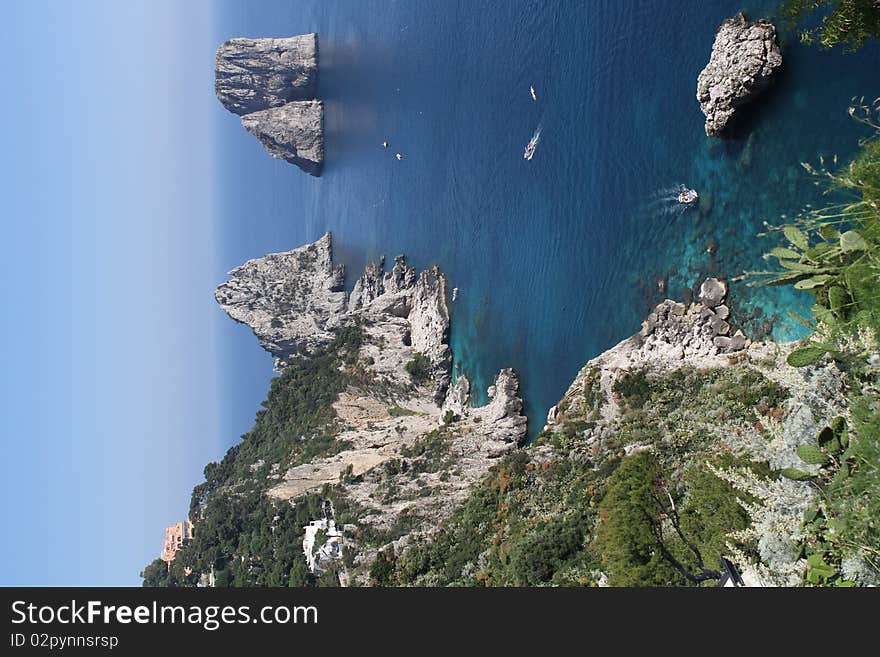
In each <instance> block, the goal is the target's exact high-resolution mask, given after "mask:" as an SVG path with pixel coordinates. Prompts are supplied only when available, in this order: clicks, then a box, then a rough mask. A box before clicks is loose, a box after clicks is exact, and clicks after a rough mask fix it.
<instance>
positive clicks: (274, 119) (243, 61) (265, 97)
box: [214, 34, 324, 176]
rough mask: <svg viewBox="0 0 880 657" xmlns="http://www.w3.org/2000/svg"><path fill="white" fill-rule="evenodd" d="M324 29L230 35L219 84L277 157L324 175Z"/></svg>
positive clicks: (224, 99) (220, 58) (223, 98)
mask: <svg viewBox="0 0 880 657" xmlns="http://www.w3.org/2000/svg"><path fill="white" fill-rule="evenodd" d="M317 78H318V35H317V34H304V35H300V36H293V37H287V38H284V39H242V38H236V39H230V40H229V41H227V42H226V43H224V44H223V45H222V46H220V48H219V49H218V50H217V57H216V64H215V71H214V79H215V82H214V89H215V91H216V93H217V98H219V99H220V102H221V103H223V106H224V107H225V108H226V109H228V110H229V111H230V112H232V113H233V114H237V115H239V116H241V122H242V125H243V126H244V127H245V128H246V129H247V130H248V131H249V132H250V133H251V134H253V135H254V136H255V137H256V138H257V139H259V140H260V143H262V144H263V146H264V147H265V148H266V150H267V151H268V152H269V154H270V155H272V157H276V158H279V159H283V160H286V161H287V162H290V163H291V164H295V165H297V166H298V167H300V168H301V169H302V170H303V171H305V172H307V173H309V174H311V175H313V176H319V175H321V169H322V167H323V164H324V105H323V103H322V102H321V101H320V100H316V99H315V96H316V93H317Z"/></svg>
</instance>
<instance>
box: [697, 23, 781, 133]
mask: <svg viewBox="0 0 880 657" xmlns="http://www.w3.org/2000/svg"><path fill="white" fill-rule="evenodd" d="M780 66H782V51H781V50H780V49H779V42H778V41H777V39H776V28H775V27H774V26H773V25H772V24H771V23H770V22H768V21H766V20H759V21H755V22H750V21H749V20H747V19H746V17H745V16H744V15H743V14H741V13H740V14H737V15H736V16H734V17H733V18H728V19H727V20H726V21H724V22H723V23H722V24H721V27H719V28H718V33H717V34H716V35H715V44H714V45H713V46H712V56H711V57H710V59H709V63H708V64H707V65H706V68H704V69H703V70H702V72H701V73H700V75H699V77H698V78H697V100H698V101H700V107H701V108H702V110H703V114H705V115H706V134H707V135H709V136H710V137H720V136H722V135H723V134H724V133H725V132H726V131H727V128H728V124H729V123H730V122H731V120H732V119H733V117H734V115H735V114H736V111H737V109H739V108H740V107H742V106H743V105H746V104H747V103H750V102H752V101H753V100H754V99H755V98H756V97H757V96H758V95H759V94H760V93H761V92H762V91H764V90H765V89H766V88H767V87H768V86H769V85H770V83H771V82H772V80H773V76H774V74H775V73H776V70H777V69H778V68H779V67H780Z"/></svg>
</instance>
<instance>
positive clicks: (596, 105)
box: [206, 0, 880, 440]
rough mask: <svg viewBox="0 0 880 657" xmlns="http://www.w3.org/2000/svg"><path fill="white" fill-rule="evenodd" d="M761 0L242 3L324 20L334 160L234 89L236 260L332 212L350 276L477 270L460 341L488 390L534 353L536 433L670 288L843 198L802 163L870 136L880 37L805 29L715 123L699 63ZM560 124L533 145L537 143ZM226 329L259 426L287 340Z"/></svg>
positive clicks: (774, 309)
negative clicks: (801, 212) (276, 134)
mask: <svg viewBox="0 0 880 657" xmlns="http://www.w3.org/2000/svg"><path fill="white" fill-rule="evenodd" d="M771 6H772V5H771ZM742 8H743V6H742V3H741V2H731V1H727V0H712V1H709V2H699V3H697V2H684V1H681V0H668V1H666V2H662V3H661V2H653V3H645V2H635V1H629V0H618V1H604V0H595V1H592V2H589V3H581V2H560V3H554V2H524V1H523V2H508V1H504V2H501V1H498V2H485V1H484V2H437V3H425V2H376V1H372V2H371V1H363V2H342V1H323V2H306V1H302V2H295V3H289V2H281V1H278V2H265V3H255V4H249V5H246V6H239V5H237V3H236V4H230V6H229V7H226V9H225V11H223V12H222V17H221V18H220V19H219V20H218V24H217V34H218V43H219V41H221V40H222V39H225V38H228V37H231V36H284V35H289V34H296V33H301V32H306V31H317V32H319V33H320V35H321V36H320V49H321V54H320V61H321V72H320V82H319V86H320V94H321V96H322V97H323V98H324V100H325V102H326V129H327V153H326V155H327V166H326V171H325V174H324V176H323V177H322V178H320V179H317V180H316V179H314V178H311V177H309V176H306V175H304V174H302V173H300V172H299V171H298V170H297V169H295V168H294V167H291V166H289V165H287V164H285V163H282V162H278V161H273V160H271V159H270V158H269V157H268V156H267V155H266V154H265V152H264V151H263V150H262V147H261V146H260V145H259V144H258V143H257V142H256V141H255V140H253V138H251V137H250V136H249V135H247V134H246V133H245V131H244V130H243V129H241V128H240V126H239V125H238V121H237V118H236V117H234V116H232V115H231V114H227V113H226V112H224V111H223V109H222V108H221V107H220V106H219V103H217V111H216V115H215V116H214V119H215V135H216V138H217V141H218V147H219V148H218V154H219V162H218V166H219V168H220V178H219V183H220V185H219V192H218V200H219V206H220V207H221V213H220V217H219V221H220V223H221V231H220V236H221V241H220V251H219V253H218V271H217V281H218V282H220V281H221V280H222V279H223V272H224V271H225V270H227V269H229V268H231V267H233V266H235V265H237V264H239V263H241V262H243V261H244V260H245V259H247V258H250V257H255V256H259V255H262V254H263V253H265V252H269V251H279V250H287V249H290V248H293V247H295V246H298V245H300V244H302V243H304V242H306V241H310V240H313V239H316V238H317V237H319V236H320V235H321V234H322V233H323V232H324V231H325V230H332V231H333V233H334V237H335V240H336V245H337V256H338V258H339V259H341V260H342V261H344V262H345V263H346V264H347V266H348V271H349V274H350V275H349V282H350V283H351V282H352V281H353V278H354V276H355V275H357V274H358V273H359V271H360V269H361V268H362V266H363V264H364V263H365V262H366V261H367V260H368V259H370V258H374V257H376V256H378V255H380V254H383V253H384V254H386V255H388V256H393V255H396V254H398V253H406V254H407V255H408V256H409V257H410V258H411V260H412V261H413V262H414V263H415V264H416V265H418V266H420V267H423V266H427V265H430V264H432V263H434V262H438V263H440V264H441V266H442V267H443V269H444V270H445V271H446V272H447V273H448V275H449V279H450V283H451V285H452V286H455V287H458V288H459V290H460V293H459V297H458V300H457V301H456V303H455V305H454V317H453V329H452V343H453V350H454V352H455V358H456V361H457V362H458V363H460V364H461V366H462V369H463V371H465V372H467V373H468V374H469V375H470V376H472V377H473V378H474V380H475V383H476V389H477V390H479V391H484V390H485V388H486V386H488V385H489V384H490V383H491V380H492V377H493V376H494V374H495V372H497V370H498V369H499V368H501V367H504V366H508V365H512V366H513V367H515V368H516V369H517V370H518V371H519V372H520V374H521V376H522V379H523V395H524V398H525V400H526V408H527V411H528V413H529V416H530V422H531V428H532V433H533V434H534V433H535V432H537V431H538V430H539V429H540V427H541V425H542V424H543V416H544V414H545V413H546V411H547V409H548V408H549V407H550V406H551V405H552V404H554V403H555V402H556V401H557V400H558V398H559V397H560V395H561V394H562V392H563V391H564V390H565V388H566V387H567V385H568V384H569V382H570V381H571V379H572V378H573V377H574V375H575V374H576V372H577V371H578V369H579V368H580V367H581V366H582V365H583V363H584V362H586V361H587V360H588V359H589V358H591V357H593V356H595V355H597V354H598V353H600V352H601V351H602V350H604V349H606V348H607V347H609V346H611V345H613V344H614V343H616V342H617V341H619V340H620V339H622V338H624V337H626V336H628V335H630V334H632V333H633V332H635V331H636V330H637V329H638V327H639V324H640V322H641V319H642V318H643V317H644V315H645V314H646V312H647V311H648V309H649V308H650V307H651V306H652V305H653V304H655V303H657V302H658V301H659V300H661V299H662V298H663V297H665V296H669V297H672V298H682V296H683V295H684V294H685V291H686V290H687V289H689V288H691V287H692V286H693V285H694V284H695V283H698V281H699V280H700V279H701V278H702V277H704V276H705V275H708V274H713V275H720V276H728V277H732V276H735V275H737V274H739V273H741V272H742V271H743V270H745V269H756V268H758V269H759V268H762V267H763V265H764V263H763V261H762V260H761V257H760V256H761V254H762V253H763V252H764V251H765V250H767V249H769V248H770V246H772V245H773V244H771V243H770V242H768V241H767V240H756V239H755V235H756V234H757V233H758V232H760V231H761V230H762V222H763V221H764V220H768V221H770V222H771V223H773V222H778V221H780V219H779V217H780V215H782V214H789V215H792V214H794V212H795V211H796V210H797V209H799V208H800V207H802V206H804V205H805V204H807V203H811V204H813V205H818V204H819V203H821V202H822V199H821V196H820V193H819V190H818V189H817V188H816V187H815V186H814V185H813V181H812V180H811V179H810V178H809V177H808V176H807V175H806V173H805V172H804V170H803V169H802V168H801V166H800V162H801V161H805V160H807V161H816V160H817V158H818V156H819V155H820V154H822V155H824V156H826V157H830V156H832V155H833V154H835V153H836V154H838V155H840V156H841V157H846V156H848V155H850V154H852V153H853V152H854V150H855V148H856V147H857V141H858V139H859V137H860V136H862V135H863V134H864V132H863V131H862V130H860V127H859V126H858V125H857V124H856V123H855V122H853V121H852V120H851V119H850V118H849V117H848V116H847V113H846V108H847V106H848V103H849V101H850V99H851V98H852V97H853V96H855V95H866V96H870V97H873V96H875V95H878V94H880V87H878V79H877V71H878V70H880V67H878V64H880V49H878V48H877V47H876V46H871V47H868V48H865V49H864V50H863V51H861V52H860V53H859V54H857V55H844V54H841V53H834V52H825V51H821V50H818V49H815V48H808V47H805V46H802V45H800V44H799V43H797V41H796V39H795V38H794V37H792V36H788V35H784V36H783V49H784V55H785V68H784V70H783V72H782V74H781V75H780V77H779V80H778V82H777V84H776V85H775V87H774V88H773V90H772V91H770V92H769V93H768V94H767V95H766V97H765V98H764V99H763V100H762V101H761V103H760V107H759V108H757V109H756V110H755V111H753V112H751V113H750V114H749V116H748V117H747V119H746V120H745V121H744V122H743V123H742V124H741V125H740V126H739V130H738V131H737V132H736V133H735V134H734V138H733V139H730V140H728V141H723V142H722V141H719V140H714V139H709V138H707V137H706V136H705V134H704V133H703V117H702V114H701V113H700V111H699V106H698V104H697V102H696V100H695V97H694V94H695V80H696V76H697V74H698V73H699V71H700V69H701V68H702V67H703V66H704V65H705V63H706V62H707V60H708V57H709V52H710V50H711V45H712V41H713V38H714V32H715V29H716V28H717V26H718V24H720V22H721V21H722V20H723V19H724V18H725V17H727V16H730V15H732V14H733V13H735V12H736V11H738V10H740V9H742ZM745 9H746V10H749V9H751V10H752V11H751V12H750V13H751V15H753V16H759V15H762V14H763V13H766V12H762V11H761V7H760V6H757V5H754V4H753V6H752V7H745ZM530 84H533V85H534V86H535V89H536V92H537V94H538V101H537V102H534V101H533V100H532V99H531V97H530V95H529V85H530ZM539 125H540V126H541V127H542V138H541V141H540V143H539V145H538V148H537V152H536V155H535V157H534V159H533V160H532V161H531V162H526V161H525V160H524V159H523V158H522V149H523V148H524V146H525V144H526V143H527V142H528V140H529V138H530V137H531V135H532V134H533V132H534V130H535V129H536V128H537V127H538V126H539ZM386 139H387V140H388V141H390V142H391V148H390V149H389V150H388V151H386V150H384V149H383V148H381V146H380V144H381V142H382V141H383V140H386ZM394 152H401V153H402V154H403V155H404V160H403V161H401V162H398V161H397V160H395V159H394V158H393V153H394ZM681 184H687V185H688V186H692V187H695V188H696V189H698V190H699V191H700V193H701V195H702V198H703V200H702V202H701V206H700V208H695V209H692V210H688V211H685V212H682V211H680V209H679V208H678V207H676V206H675V204H674V203H673V202H670V201H669V200H668V199H669V197H670V196H671V195H672V194H673V193H674V192H675V190H676V188H677V186H678V185H681ZM710 244H712V245H713V246H714V247H715V253H714V254H710V253H708V252H707V246H708V245H710ZM661 279H663V280H664V281H665V283H666V287H665V293H661V292H660V290H659V289H658V284H657V283H658V281H659V280H661ZM206 293H210V291H206ZM733 299H734V305H735V309H738V310H739V311H740V316H741V317H745V318H747V320H748V321H747V322H746V325H747V327H748V328H749V329H750V331H751V332H752V334H753V335H754V334H756V333H760V332H763V331H767V330H772V332H773V335H774V336H775V337H777V338H780V339H788V338H791V337H795V336H797V335H798V327H797V325H796V324H795V323H794V322H793V321H792V320H790V319H788V318H787V317H786V315H785V312H784V310H785V308H794V309H796V310H798V311H800V312H802V313H803V312H806V298H804V297H801V296H795V294H794V293H792V292H790V291H785V290H780V289H777V288H757V289H756V288H746V287H745V286H744V285H742V284H734V285H733ZM737 307H738V308H737ZM218 321H221V320H219V319H218ZM222 326H223V328H222V331H223V345H224V346H223V353H222V354H220V357H221V358H222V359H223V360H224V362H225V363H227V364H228V365H227V366H228V368H229V372H230V374H229V376H228V377H227V381H226V382H225V388H224V390H225V392H224V394H225V395H226V396H227V397H228V399H229V405H228V407H229V410H228V413H229V417H228V418H227V419H228V421H229V423H230V424H231V425H232V426H235V427H239V428H241V429H242V430H243V429H245V428H246V427H247V425H248V424H249V423H250V420H251V419H252V417H253V412H254V410H255V409H256V403H257V400H258V399H259V398H260V397H261V396H262V394H263V392H264V391H265V385H266V383H265V377H266V373H267V360H266V358H265V357H263V356H259V355H258V353H259V349H258V347H257V346H256V343H255V341H254V340H253V338H252V337H251V336H250V334H249V333H248V332H247V331H246V330H245V329H243V327H236V326H233V325H232V324H231V322H228V321H225V322H224V323H223V324H222ZM233 438H234V435H231V436H230V440H231V439H233Z"/></svg>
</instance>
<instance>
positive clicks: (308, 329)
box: [214, 233, 451, 405]
mask: <svg viewBox="0 0 880 657" xmlns="http://www.w3.org/2000/svg"><path fill="white" fill-rule="evenodd" d="M384 262H385V261H384V259H382V260H380V261H379V262H378V263H373V264H372V265H370V266H368V267H367V269H366V271H365V272H364V274H363V275H362V276H361V277H360V278H359V279H358V280H357V282H356V283H355V286H354V289H353V290H352V292H351V294H347V293H345V292H344V291H343V289H342V285H343V282H344V279H345V270H344V267H343V266H342V265H336V264H334V263H333V251H332V238H331V236H330V233H326V234H325V235H324V236H323V237H322V238H321V239H319V240H318V241H317V242H314V243H312V244H308V245H306V246H303V247H300V248H298V249H294V250H293V251H288V252H286V253H273V254H270V255H267V256H264V257H262V258H256V259H254V260H249V261H248V262H246V263H245V264H243V265H241V266H240V267H236V268H235V269H233V270H232V271H231V272H229V275H230V276H231V278H230V280H228V281H227V282H225V283H223V284H222V285H220V286H219V287H218V288H217V291H216V292H215V294H214V296H215V298H216V300H217V302H218V303H219V304H220V306H221V307H222V308H223V310H225V311H226V312H227V313H228V314H229V316H230V317H232V318H233V319H234V320H236V321H238V322H242V323H244V324H247V325H248V326H250V327H251V329H253V331H254V334H255V335H256V336H257V338H258V339H259V341H260V346H262V347H263V348H264V349H266V351H268V352H269V353H271V354H272V355H273V356H275V357H276V358H277V359H279V364H280V365H281V366H283V364H284V360H285V359H286V358H288V357H290V356H292V355H293V354H295V353H297V352H301V351H303V350H306V349H313V348H315V347H317V346H320V345H323V344H327V343H328V342H330V341H331V340H332V339H333V337H334V335H335V330H336V329H338V328H339V327H340V326H343V325H345V324H351V323H359V324H360V325H362V326H363V331H364V332H365V334H366V336H367V338H368V339H369V342H370V345H372V347H374V348H371V347H370V346H369V345H368V346H367V347H364V349H365V350H366V355H367V356H369V357H370V358H371V359H372V361H373V362H372V364H371V365H370V368H371V369H372V370H374V371H375V372H376V373H378V374H380V375H382V376H384V377H387V378H388V379H389V380H393V381H395V382H401V381H403V380H408V379H409V378H410V375H409V374H408V373H407V372H406V370H405V365H406V364H407V363H408V362H410V361H411V360H413V359H414V358H415V357H416V354H419V355H420V356H421V357H423V358H424V359H426V360H427V363H428V367H429V369H430V372H428V373H426V377H425V378H430V379H431V380H432V381H433V382H434V386H433V389H434V392H433V397H432V398H433V401H434V403H435V404H436V405H439V404H440V403H441V402H442V401H443V398H444V396H445V394H446V389H447V387H448V386H449V380H450V373H449V369H450V364H451V353H450V350H449V307H448V305H447V301H446V297H447V291H446V276H445V275H444V274H443V273H442V272H441V271H440V269H439V268H438V267H433V268H432V269H430V270H428V271H423V272H420V273H419V272H417V271H416V270H415V268H413V267H411V266H410V265H409V264H407V261H406V258H405V257H403V256H399V257H397V258H396V259H395V261H394V266H393V267H392V268H391V270H390V271H388V272H385V271H384ZM378 345H381V348H379V346H378Z"/></svg>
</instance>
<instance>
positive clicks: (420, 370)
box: [404, 353, 434, 385]
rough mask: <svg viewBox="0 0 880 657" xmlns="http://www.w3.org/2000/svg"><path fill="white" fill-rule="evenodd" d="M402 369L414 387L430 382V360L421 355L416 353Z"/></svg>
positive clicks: (431, 368) (431, 371)
mask: <svg viewBox="0 0 880 657" xmlns="http://www.w3.org/2000/svg"><path fill="white" fill-rule="evenodd" d="M404 369H405V370H406V371H407V374H409V376H410V378H411V379H412V380H413V383H415V384H416V385H422V384H423V383H427V382H428V381H430V380H431V375H432V373H433V371H434V368H433V366H432V365H431V360H430V359H429V358H428V357H427V356H425V355H424V354H421V353H416V355H415V356H413V359H412V360H411V361H409V362H408V363H407V364H406V365H404Z"/></svg>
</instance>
